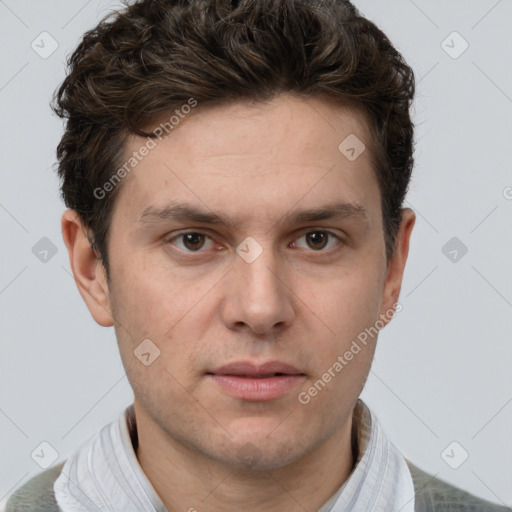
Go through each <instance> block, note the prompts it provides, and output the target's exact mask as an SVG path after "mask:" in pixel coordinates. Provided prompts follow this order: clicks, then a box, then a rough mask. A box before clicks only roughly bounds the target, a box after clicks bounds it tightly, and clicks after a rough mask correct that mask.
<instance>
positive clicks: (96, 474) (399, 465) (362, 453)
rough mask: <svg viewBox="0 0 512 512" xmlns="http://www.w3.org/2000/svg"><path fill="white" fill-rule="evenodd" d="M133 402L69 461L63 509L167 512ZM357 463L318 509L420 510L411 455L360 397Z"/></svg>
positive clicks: (59, 488) (61, 491) (58, 485)
mask: <svg viewBox="0 0 512 512" xmlns="http://www.w3.org/2000/svg"><path fill="white" fill-rule="evenodd" d="M137 443H138V436H137V425H136V422H135V414H134V409H133V404H132V405H130V406H129V407H127V408H126V409H125V410H124V411H123V412H122V414H121V415H120V416H119V418H118V420H117V421H114V422H113V423H111V424H109V425H106V426H105V427H104V428H103V429H102V430H101V431H100V432H99V433H98V434H96V435H95V436H93V437H92V438H91V439H90V440H89V441H88V442H87V443H85V444H84V445H83V446H82V447H80V448H79V449H78V450H77V451H76V452H75V453H74V454H73V455H72V456H71V457H70V458H69V459H68V460H67V461H66V463H65V465H64V467H63V469H62V471H61V474H60V475H59V477H58V478H57V480H56V481H55V484H54V490H55V497H56V499H57V502H58V504H59V506H60V508H61V509H62V511H63V512H85V511H87V512H89V511H91V512H93V511H94V512H96V511H100V510H101V511H108V512H116V511H123V512H167V511H166V508H165V506H164V504H163V503H162V501H161V499H160V497H159V496H158V494H157V493H156V491H155V489H154V488H153V486H152V484H151V482H150V481H149V480H148V478H147V476H146V475H145V473H144V472H143V470H142V468H141V466H140V464H139V461H138V459H137V455H136V449H137ZM352 450H353V453H354V460H355V465H354V468H353V469H352V471H351V473H350V475H349V477H348V479H347V480H346V481H345V482H344V483H343V484H342V485H341V486H340V487H339V489H338V490H337V491H336V492H335V493H334V494H333V495H332V496H331V497H330V498H329V500H328V501H327V502H326V503H324V505H323V506H322V507H321V508H320V509H319V510H318V512H341V511H343V512H350V511H356V510H357V511H366V510H368V511H370V510H386V511H389V512H392V511H400V512H414V486H413V481H412V477H411V474H410V471H409V469H408V467H407V464H406V462H405V459H404V458H403V457H402V455H401V454H400V453H399V452H398V450H397V449H396V448H395V447H394V445H393V444H392V443H390V441H389V440H388V439H387V438H386V436H385V435H384V432H383V430H382V428H381V426H380V424H379V422H378V420H377V418H376V417H375V416H374V414H373V413H372V412H371V411H370V409H369V408H368V407H367V406H366V405H365V404H364V402H363V401H362V400H361V399H358V401H357V403H356V406H355V408H354V414H353V422H352Z"/></svg>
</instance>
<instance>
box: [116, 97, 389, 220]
mask: <svg viewBox="0 0 512 512" xmlns="http://www.w3.org/2000/svg"><path fill="white" fill-rule="evenodd" d="M158 124H159V123H155V127H156V126H157V125H158ZM153 128H154V127H153ZM146 142H147V141H146V140H145V139H143V138H141V137H138V136H130V137H129V138H128V139H127V141H126V146H125V155H124V158H125V159H128V158H130V155H133V154H134V153H136V152H138V149H139V148H140V147H141V145H144V144H145V143H146ZM371 148H372V141H371V140H370V131H369V129H368V124H367V120H366V117H365V116H364V115H363V114H362V113H361V112H360V111H358V110H356V109H353V108H348V107H335V106H333V104H331V103H328V102H326V101H324V100H321V99H308V100H304V99H299V98H296V97H293V96H286V95H283V96H279V97H277V98H275V99H274V100H272V101H269V102H266V103H248V102H239V103H232V104H229V105H224V106H216V107H207V108H201V105H198V107H196V110H195V111H194V112H193V113H192V114H190V115H189V116H188V117H187V116H184V117H183V118H182V119H180V121H179V124H178V125H177V126H175V127H174V128H173V130H172V132H171V133H170V134H169V135H167V136H165V137H163V138H162V139H161V140H159V139H155V147H154V148H153V149H151V150H150V151H149V152H147V154H146V155H145V156H144V158H142V159H140V162H138V163H137V166H136V167H135V168H134V169H133V170H132V171H131V172H130V173H129V174H128V175H127V176H126V178H125V179H124V180H123V183H122V188H121V190H120V194H119V197H118V198H117V202H119V203H121V204H120V206H119V207H120V208H123V209H125V210H127V211H128V210H129V211H130V212H131V213H133V217H134V218H135V217H137V218H140V217H141V216H142V215H143V214H144V212H147V210H148V208H151V207H156V208H158V207H160V208H165V205H166V204H167V203H169V202H173V201H175V200H176V199H177V198H179V199H184V200H186V201H187V203H189V204H196V205H197V206H201V207H202V208H201V209H202V210H205V209H209V210H211V211H215V212H217V211H222V212H223V213H224V214H225V215H224V217H225V218H228V217H229V215H230V214H232V215H235V214H236V215H237V216H238V217H239V218H240V217H241V216H242V217H244V216H245V218H246V219H249V218H250V217H254V216H255V215H256V216H258V215H259V216H260V217H261V218H263V216H264V215H268V216H269V221H270V220H272V221H275V220H276V219H275V217H277V218H278V217H279V216H280V215H281V214H282V210H283V209H284V210H289V209H290V208H293V206H294V205H299V203H300V206H301V207H311V208H313V207H316V206H320V205H322V204H324V203H332V202H334V201H340V200H343V201H345V202H347V203H354V204H358V205H362V206H365V207H367V208H368V210H369V211H370V213H372V212H371V210H372V208H374V209H375V206H376V205H375V204H374V203H375V202H377V203H379V202H380V198H379V194H378V186H377V181H376V178H375V175H374V172H373V163H372V155H373V151H372V150H371ZM377 206H378V205H377ZM116 208H117V207H116ZM373 214H374V215H376V214H377V212H376V211H375V212H373ZM270 216H273V217H274V218H273V219H270Z"/></svg>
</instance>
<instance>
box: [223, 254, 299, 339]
mask: <svg viewBox="0 0 512 512" xmlns="http://www.w3.org/2000/svg"><path fill="white" fill-rule="evenodd" d="M278 263H279V262H278V261H277V258H276V257H275V256H274V254H273V253H272V251H271V250H270V249H268V250H265V251H263V253H262V254H261V255H260V256H259V257H258V258H257V259H256V260H255V261H253V262H252V263H248V262H247V261H245V260H244V259H242V258H240V257H238V256H237V257H236V258H235V262H234V268H233V269H232V271H231V272H230V274H229V285H228V287H227V291H226V296H225V299H224V303H223V307H222V309H221V310H222V317H223V321H224V324H225V325H226V326H227V327H228V328H230V329H243V328H246V329H249V330H250V331H252V332H253V333H255V334H260V335H263V334H266V335H271V334H276V333H277V331H281V330H283V329H284V328H286V327H287V326H289V325H291V323H292V320H293V317H294V315H295V310H294V306H293V298H294V293H293V291H292V289H291V286H290V285H289V283H286V281H285V279H286V276H285V273H284V272H283V270H282V268H279V264H278Z"/></svg>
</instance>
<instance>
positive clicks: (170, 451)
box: [135, 411, 357, 512]
mask: <svg viewBox="0 0 512 512" xmlns="http://www.w3.org/2000/svg"><path fill="white" fill-rule="evenodd" d="M352 420H353V411H352V412H351V414H350V415H349V417H348V418H347V420H346V422H345V423H344V424H343V426H342V427H341V428H340V429H338V430H337V431H335V432H334V433H333V434H332V436H331V437H330V438H328V439H327V441H325V442H324V443H323V444H321V445H320V446H318V447H316V448H315V449H314V450H313V451H311V452H310V453H309V454H307V455H306V456H304V457H302V458H301V459H300V460H297V461H295V462H293V463H292V464H288V465H286V466H283V467H279V468H276V469H273V470H262V469H247V468H245V469H239V468H234V467H230V466H229V465H226V464H222V463H220V462H219V461H217V460H213V459H212V458H210V457H208V456H206V455H205V454H204V453H199V452H198V451H196V450H193V449H192V448H190V447H187V446H185V445H184V444H182V443H179V442H178V441H177V440H175V439H172V438H170V437H169V436H168V435H166V434H165V433H164V432H163V431H162V430H161V429H160V428H159V427H158V425H156V424H155V423H154V422H152V421H151V420H150V419H149V418H148V417H147V416H146V415H145V414H139V411H137V434H138V437H137V439H138V446H135V448H136V453H137V458H138V460H139V463H140V465H141V467H142V469H143V471H144V473H145V474H146V476H147V477H148V479H149V481H150V482H151V484H152V485H153V487H154V489H155V491H156V492H157V494H158V495H159V496H160V498H161V500H162V502H163V503H164V505H165V507H166V509H167V510H168V512H177V511H189V512H202V511H204V510H208V511H209V512H220V511H222V512H231V511H233V512H234V511H237V512H238V511H239V510H244V511H247V512H253V511H254V512H256V511H261V510H265V511H268V512H278V511H279V512H282V510H286V511H290V512H305V511H308V512H309V511H312V512H313V511H315V512H316V511H317V510H318V509H319V508H320V507H321V506H322V505H323V504H324V503H325V502H326V501H327V500H328V499H329V498H330V497H331V496H332V495H333V494H334V493H335V492H336V490H337V489H338V488H339V487H340V486H341V485H342V484H343V483H344V482H345V481H346V480H347V478H348V477H349V475H350V473H351V471H352V469H353V467H354V465H355V460H357V442H354V441H355V439H356V438H355V436H354V434H355V431H354V432H353V429H352ZM248 504H250V505H248Z"/></svg>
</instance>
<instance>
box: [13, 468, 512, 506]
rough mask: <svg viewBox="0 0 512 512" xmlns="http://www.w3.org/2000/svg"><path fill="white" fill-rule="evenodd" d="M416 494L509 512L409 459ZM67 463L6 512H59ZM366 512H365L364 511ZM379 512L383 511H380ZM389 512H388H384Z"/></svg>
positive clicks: (26, 488)
mask: <svg viewBox="0 0 512 512" xmlns="http://www.w3.org/2000/svg"><path fill="white" fill-rule="evenodd" d="M406 462H407V465H408V466H409V469H410V471H411V475H412V479H413V483H414V490H415V491H416V506H415V512H507V511H508V512H510V511H512V509H510V508H507V507H502V506H499V505H494V504H492V503H490V502H488V501H485V500H482V499H480V498H477V497H476V496H473V495H472V494H470V493H468V492H466V491H463V490H462V489H459V488H457V487H454V486H453V485H450V484H448V483H447V482H445V481H443V480H440V479H439V478H435V477H433V476H432V475H429V474H428V473H425V472H424V471H422V470H421V469H419V468H417V467H416V466H414V465H413V464H412V463H411V462H410V461H408V460H407V459H406ZM63 465H64V462H62V463H61V464H59V465H57V466H54V467H52V468H50V469H47V470H46V471H43V472H42V473H40V474H38V475H36V476H35V477H33V478H32V479H31V480H29V481H28V482H27V483H26V484H25V485H23V486H22V487H20V488H19V489H18V490H17V491H16V492H15V493H14V494H13V495H12V496H11V497H10V498H9V501H8V502H7V509H6V512H60V509H59V507H58V505H57V502H56V501H55V495H54V493H53V483H54V482H55V480H56V479H57V477H58V476H59V474H60V471H61V469H62V466H63ZM361 512H364V511H361ZM379 512H380V511H379ZM382 512H388V511H382Z"/></svg>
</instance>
